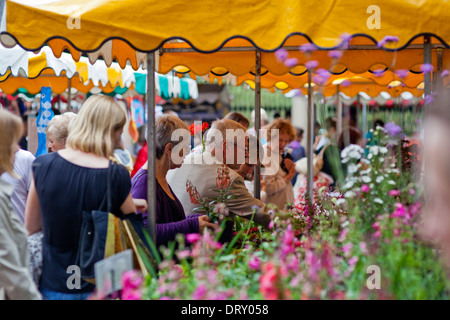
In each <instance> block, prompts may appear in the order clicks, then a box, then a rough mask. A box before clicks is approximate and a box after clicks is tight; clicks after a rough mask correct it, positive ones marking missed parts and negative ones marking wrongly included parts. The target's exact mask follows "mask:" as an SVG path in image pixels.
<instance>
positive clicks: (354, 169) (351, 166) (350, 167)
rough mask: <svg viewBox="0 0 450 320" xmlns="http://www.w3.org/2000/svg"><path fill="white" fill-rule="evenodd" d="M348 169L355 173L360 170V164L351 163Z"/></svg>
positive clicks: (349, 171)
mask: <svg viewBox="0 0 450 320" xmlns="http://www.w3.org/2000/svg"><path fill="white" fill-rule="evenodd" d="M347 171H348V173H350V174H353V173H355V172H356V171H358V166H357V165H354V164H351V165H349V166H348V168H347Z"/></svg>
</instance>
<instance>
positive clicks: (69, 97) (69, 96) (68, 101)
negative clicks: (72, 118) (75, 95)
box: [66, 78, 72, 112]
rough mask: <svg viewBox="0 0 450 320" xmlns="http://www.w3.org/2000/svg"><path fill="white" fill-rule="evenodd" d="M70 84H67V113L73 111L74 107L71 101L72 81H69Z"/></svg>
mask: <svg viewBox="0 0 450 320" xmlns="http://www.w3.org/2000/svg"><path fill="white" fill-rule="evenodd" d="M67 81H68V84H67V90H68V96H67V108H66V112H67V111H72V107H71V105H70V101H71V100H72V92H71V91H72V82H71V79H70V78H69V79H67Z"/></svg>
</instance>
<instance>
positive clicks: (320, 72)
mask: <svg viewBox="0 0 450 320" xmlns="http://www.w3.org/2000/svg"><path fill="white" fill-rule="evenodd" d="M329 78H330V73H329V72H328V71H327V70H326V69H323V68H320V69H317V71H316V74H315V75H314V76H313V81H314V82H315V83H317V84H319V85H324V84H326V83H327V81H328V79H329Z"/></svg>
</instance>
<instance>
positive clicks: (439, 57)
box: [433, 48, 444, 91]
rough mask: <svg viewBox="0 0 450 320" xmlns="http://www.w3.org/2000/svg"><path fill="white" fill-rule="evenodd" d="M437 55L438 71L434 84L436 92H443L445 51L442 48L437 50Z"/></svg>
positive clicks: (435, 74)
mask: <svg viewBox="0 0 450 320" xmlns="http://www.w3.org/2000/svg"><path fill="white" fill-rule="evenodd" d="M436 53H437V70H436V72H435V73H434V77H433V82H434V88H436V91H441V90H442V88H443V87H444V79H442V78H441V73H442V61H443V59H444V56H443V55H444V50H443V49H442V48H437V50H436Z"/></svg>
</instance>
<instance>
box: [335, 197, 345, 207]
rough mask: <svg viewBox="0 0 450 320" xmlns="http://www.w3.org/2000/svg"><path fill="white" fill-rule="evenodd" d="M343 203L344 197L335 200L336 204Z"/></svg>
mask: <svg viewBox="0 0 450 320" xmlns="http://www.w3.org/2000/svg"><path fill="white" fill-rule="evenodd" d="M344 203H345V199H343V198H340V199H337V201H336V205H337V206H340V205H341V204H344Z"/></svg>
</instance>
